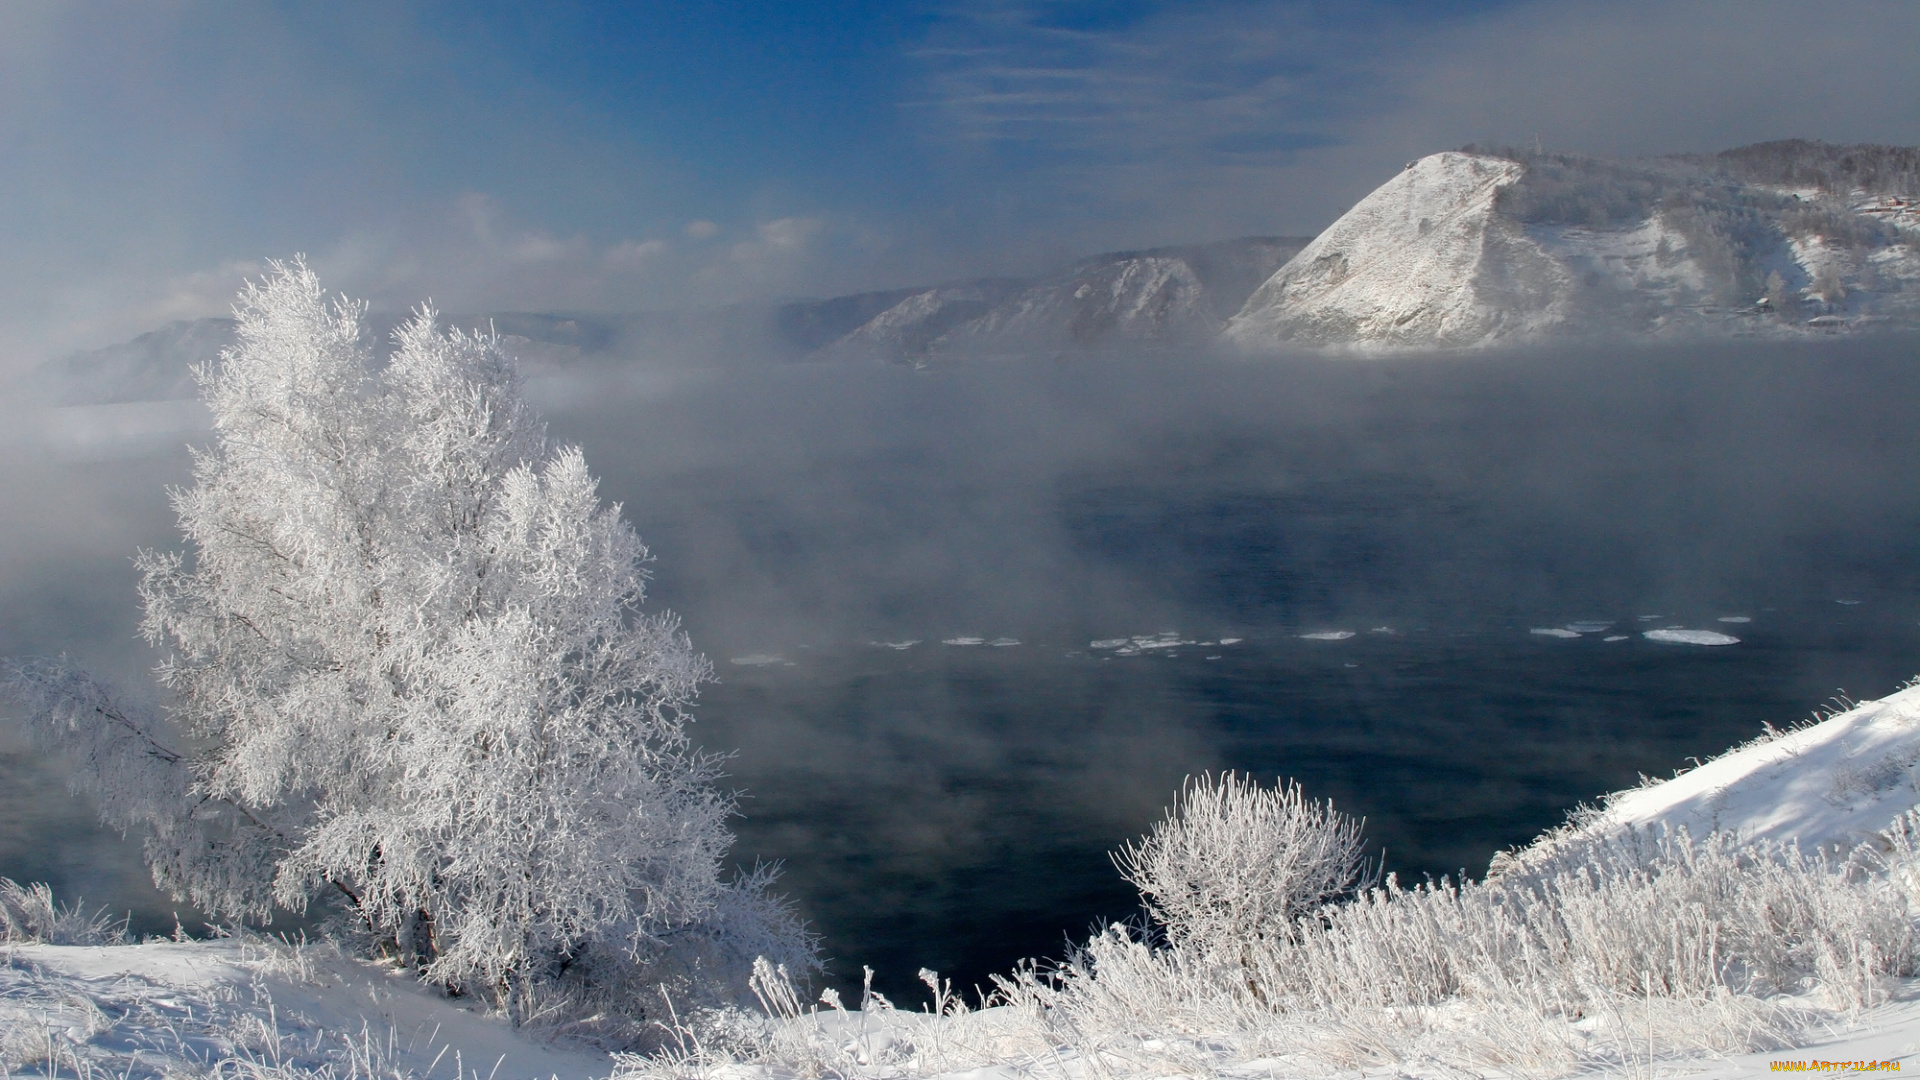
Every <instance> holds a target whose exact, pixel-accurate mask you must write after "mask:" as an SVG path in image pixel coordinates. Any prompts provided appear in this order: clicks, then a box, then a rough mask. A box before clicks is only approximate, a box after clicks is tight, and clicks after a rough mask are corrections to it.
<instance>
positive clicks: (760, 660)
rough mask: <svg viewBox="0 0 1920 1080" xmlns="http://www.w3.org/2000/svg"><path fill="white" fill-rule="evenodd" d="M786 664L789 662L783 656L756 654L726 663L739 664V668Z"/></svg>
mask: <svg viewBox="0 0 1920 1080" xmlns="http://www.w3.org/2000/svg"><path fill="white" fill-rule="evenodd" d="M788 662H789V661H788V660H787V658H786V657H784V656H776V655H774V654H773V653H758V652H757V653H749V654H748V655H746V656H736V657H734V658H733V659H732V660H729V661H728V663H731V664H739V665H740V666H741V667H766V666H767V665H768V664H785V663H788Z"/></svg>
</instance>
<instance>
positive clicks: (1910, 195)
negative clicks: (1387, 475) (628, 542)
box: [25, 139, 1920, 404]
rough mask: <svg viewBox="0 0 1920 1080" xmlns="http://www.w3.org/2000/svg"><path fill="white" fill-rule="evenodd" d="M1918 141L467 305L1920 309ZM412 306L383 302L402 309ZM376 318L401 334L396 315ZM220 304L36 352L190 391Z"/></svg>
mask: <svg viewBox="0 0 1920 1080" xmlns="http://www.w3.org/2000/svg"><path fill="white" fill-rule="evenodd" d="M1917 243H1920V148H1915V147H1901V146H1839V145H1833V144H1828V143H1822V142H1815V141H1811V140H1804V139H1795V140H1785V141H1780V142H1771V143H1759V144H1755V145H1753V146H1745V147H1740V148H1737V149H1733V150H1727V151H1724V152H1721V153H1717V154H1687V155H1675V156H1671V157H1663V158H1653V159H1645V160H1637V161H1614V160H1609V159H1604V158H1598V157H1591V156H1585V155H1579V154H1567V153H1545V152H1541V151H1537V150H1533V151H1529V150H1515V149H1511V148H1480V147H1473V146H1468V147H1465V148H1462V149H1460V150H1456V151H1446V152H1443V153H1439V154H1433V155H1430V156H1428V157H1425V158H1421V159H1420V160H1418V161H1413V162H1408V163H1407V166H1406V168H1404V169H1402V170H1401V171H1400V172H1398V173H1397V174H1395V175H1394V176H1392V177H1390V178H1389V179H1387V181H1386V182H1385V183H1383V184H1382V185H1381V186H1380V187H1379V188H1377V189H1376V190H1375V191H1373V192H1372V193H1371V194H1369V195H1368V196H1367V197H1366V198H1364V199H1362V200H1360V201H1359V202H1358V203H1356V204H1355V205H1354V206H1353V208H1352V209H1350V210H1348V211H1347V212H1346V213H1345V214H1343V215H1341V216H1340V218H1339V219H1338V220H1336V221H1335V222H1334V223H1333V224H1332V225H1330V226H1328V227H1327V229H1325V230H1324V231H1322V232H1321V233H1320V234H1319V235H1318V236H1316V237H1312V238H1307V237H1280V236H1256V237H1245V238H1241V239H1237V240H1224V241H1218V242H1214V243H1206V244H1191V245H1182V246H1175V247H1160V248H1150V249H1146V250H1140V251H1122V252H1113V253H1109V254H1104V255H1096V256H1093V257H1090V258H1087V259H1083V260H1081V261H1080V262H1078V263H1076V264H1074V265H1073V266H1071V267H1069V268H1067V269H1065V270H1063V271H1061V272H1060V273H1057V274H1053V275H1049V276H1045V277H1039V278H1024V279H1023V278H1004V277H994V278H976V279H972V280H967V281H958V282H949V283H946V284H939V285H928V286H917V287H911V288H900V289H889V290H883V291H877V292H866V293H858V294H854V295H850V296H839V297H832V298H829V299H825V300H805V301H795V302H791V303H786V304H781V305H777V306H773V307H753V306H736V307H731V308H726V309H721V310H715V311H684V312H666V313H656V314H650V315H594V314H577V315H569V314H556V313H540V312H518V313H504V314H496V315H492V316H455V317H450V318H449V320H448V321H449V322H453V323H457V324H461V325H467V326H471V327H475V328H480V327H485V326H488V325H491V326H492V327H493V328H494V329H495V330H497V331H498V332H499V333H501V334H502V335H505V336H507V337H509V338H511V339H513V340H512V344H513V347H514V348H515V350H516V351H517V352H519V353H520V354H521V356H522V359H523V361H524V362H525V363H526V364H527V366H528V367H529V368H530V369H532V370H534V371H541V370H553V369H563V368H567V367H569V366H573V365H579V364H589V365H591V364H597V363H613V364H618V363H624V362H626V361H628V360H631V359H632V358H634V357H636V356H656V357H663V358H671V359H674V360H676V361H678V362H682V363H699V364H729V363H732V364H738V363H757V362H769V361H771V362H783V361H792V360H826V361H860V362H875V363H887V364H911V365H916V366H920V365H928V364H940V363H957V362H965V361H968V360H974V359H982V358H995V357H1021V356H1053V357H1070V356H1077V355H1089V356H1090V355H1096V354H1099V353H1101V352H1103V351H1107V350H1112V349H1129V350H1139V349H1147V350H1184V349H1190V348H1194V347H1205V346H1210V345H1213V344H1216V343H1225V344H1227V345H1230V346H1233V347H1236V348H1239V349H1242V350H1248V351H1256V352H1257V351H1265V350H1271V349H1278V348H1299V347H1308V348H1326V349H1335V350H1349V351H1358V352H1371V351H1381V350H1398V349H1436V348H1439V349H1458V348H1485V347H1490V346H1500V345H1509V344H1522V343H1527V342H1541V341H1550V340H1568V339H1600V338H1607V339H1636V338H1642V339H1672V338H1682V337H1701V338H1725V337H1732V336H1763V337H1793V336H1806V335H1814V334H1831V333H1843V332H1848V331H1852V330H1862V329H1871V328H1893V329H1903V330H1904V329H1920V246H1916V244H1917ZM394 321H395V318H394V317H389V318H388V319H387V321H386V323H385V324H384V326H390V325H391V324H392V323H393V322H394ZM384 326H383V328H382V329H383V332H384ZM231 334H232V324H231V321H230V320H225V319H202V320H198V321H195V322H188V323H176V324H174V325H172V326H169V327H164V328H162V329H160V330H156V331H153V332H152V333H148V334H143V335H141V336H140V337H138V338H136V339H134V340H133V341H130V342H126V343H123V344H120V345H115V346H111V347H109V348H106V349H100V350H95V351H93V352H88V353H82V354H78V355H75V356H71V357H67V358H65V359H63V360H58V361H55V362H52V363H50V364H47V365H43V366H42V367H41V368H40V369H38V370H36V371H35V372H33V373H31V374H30V375H29V376H28V377H27V379H26V380H25V385H26V388H27V389H28V390H29V392H32V393H35V394H36V395H37V396H40V397H43V398H44V399H46V400H49V401H52V402H54V403H57V404H94V403H111V402H126V401H141V400H165V399H168V398H177V397H190V396H192V395H193V385H192V380H191V377H190V376H189V375H188V369H189V367H190V366H191V365H192V364H193V363H196V362H203V361H207V360H211V359H212V358H213V357H215V356H216V355H217V354H218V352H219V350H220V348H222V347H223V346H224V345H226V344H227V343H228V342H229V341H230V339H231Z"/></svg>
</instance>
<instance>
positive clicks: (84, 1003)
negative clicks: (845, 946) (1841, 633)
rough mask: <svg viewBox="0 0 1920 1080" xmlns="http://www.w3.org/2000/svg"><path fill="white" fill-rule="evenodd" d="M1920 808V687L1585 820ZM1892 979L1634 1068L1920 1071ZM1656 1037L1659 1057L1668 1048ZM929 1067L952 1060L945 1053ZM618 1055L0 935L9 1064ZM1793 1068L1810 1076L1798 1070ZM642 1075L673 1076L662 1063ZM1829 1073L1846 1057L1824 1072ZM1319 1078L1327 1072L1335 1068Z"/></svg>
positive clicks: (875, 1035) (329, 984)
mask: <svg viewBox="0 0 1920 1080" xmlns="http://www.w3.org/2000/svg"><path fill="white" fill-rule="evenodd" d="M1916 803H1920V686H1916V687H1913V688H1909V689H1905V690H1902V691H1900V692H1898V693H1895V694H1893V695H1890V696H1889V697H1886V698H1884V699H1881V700H1878V701H1869V702H1864V703H1861V704H1859V705H1857V706H1855V707H1852V708H1848V709H1846V710H1845V711H1843V712H1839V713H1837V714H1835V715H1833V716H1830V717H1828V718H1827V719H1825V720H1823V721H1821V722H1819V723H1817V724H1810V725H1808V726H1805V727H1801V728H1797V729H1794V730H1792V731H1788V732H1784V733H1779V734H1776V735H1774V736H1772V737H1769V738H1765V739H1761V740H1756V741H1755V742H1754V743H1751V744H1748V745H1747V746H1744V747H1740V748H1737V749H1735V750H1733V751H1731V752H1729V753H1727V754H1725V755H1723V756H1721V757H1719V758H1716V759H1713V760H1711V761H1708V762H1707V763H1705V764H1703V765H1701V766H1700V767H1698V768H1696V769H1693V770H1691V771H1689V772H1686V773H1684V774H1682V775H1680V776H1678V777H1675V778H1674V779H1671V780H1667V781H1664V782H1661V783H1657V784H1652V785H1649V786H1646V787H1642V788H1639V789H1635V790H1632V791H1628V792H1623V793H1620V794H1618V795H1617V796H1615V797H1614V798H1612V799H1611V800H1609V801H1608V802H1607V804H1606V806H1605V807H1604V809H1603V810H1602V811H1600V812H1599V813H1598V814H1597V815H1595V816H1594V817H1592V818H1591V819H1590V820H1589V821H1588V823H1587V824H1586V825H1584V826H1583V828H1584V829H1591V830H1596V831H1600V832H1617V831H1620V830H1623V829H1626V828H1628V827H1634V828H1649V827H1651V828H1655V829H1657V828H1659V827H1660V826H1663V825H1664V826H1684V827H1686V828H1687V829H1689V830H1690V831H1692V832H1693V833H1695V834H1696V835H1699V834H1702V833H1705V832H1708V831H1711V830H1714V829H1720V830H1731V831H1735V832H1738V833H1742V834H1746V835H1749V836H1752V837H1755V838H1760V839H1772V840H1786V839H1798V840H1799V841H1800V842H1801V843H1802V844H1842V845H1847V846H1851V845H1853V844H1855V843H1858V842H1860V841H1862V840H1867V839H1870V838H1871V837H1872V836H1873V835H1874V834H1875V833H1876V832H1878V831H1879V830H1882V829H1884V828H1886V826H1887V825H1888V824H1889V823H1890V822H1891V821H1892V820H1893V819H1894V818H1895V817H1896V816H1898V815H1899V814H1901V813H1903V812H1904V811H1906V810H1907V809H1909V808H1910V807H1912V806H1914V805H1915V804H1916ZM1884 989H1885V991H1886V994H1887V999H1886V1001H1885V1003H1883V1004H1881V1005H1878V1006H1877V1007H1874V1008H1871V1009H1867V1010H1863V1011H1861V1012H1859V1013H1857V1014H1855V1015H1853V1016H1844V1015H1840V1016H1836V1017H1835V1018H1834V1019H1833V1020H1832V1021H1831V1022H1830V1023H1829V1024H1828V1025H1827V1028H1826V1030H1825V1032H1824V1033H1823V1034H1822V1035H1820V1036H1818V1037H1816V1038H1814V1039H1812V1040H1809V1041H1807V1042H1806V1043H1805V1045H1803V1046H1801V1047H1799V1048H1796V1049H1791V1050H1775V1051H1769V1052H1761V1053H1753V1054H1745V1055H1739V1056H1733V1057H1728V1058H1724V1059H1720V1060H1700V1061H1696V1062H1677V1061H1673V1060H1671V1059H1667V1060H1662V1061H1658V1062H1657V1063H1656V1064H1657V1067H1649V1066H1648V1065H1647V1063H1646V1062H1645V1061H1643V1062H1642V1064H1641V1066H1640V1067H1639V1068H1637V1069H1630V1070H1627V1072H1629V1073H1634V1074H1637V1075H1676V1076H1677V1075H1697V1076H1700V1077H1704V1078H1722V1077H1744V1076H1758V1075H1760V1074H1763V1073H1769V1072H1775V1071H1780V1069H1779V1067H1778V1066H1777V1065H1776V1064H1775V1063H1780V1062H1807V1063H1814V1062H1826V1063H1835V1062H1839V1063H1849V1062H1893V1063H1899V1065H1902V1066H1906V1067H1909V1068H1916V1069H1920V979H1916V980H1908V981H1905V982H1900V983H1893V984H1888V985H1886V986H1885V987H1884ZM1003 1011H1004V1010H990V1011H988V1012H987V1013H979V1012H976V1013H971V1014H968V1015H967V1016H966V1017H963V1018H961V1019H959V1020H955V1021H936V1020H933V1019H932V1018H929V1017H925V1016H921V1015H918V1014H905V1013H884V1012H883V1013H880V1014H873V1015H868V1016H863V1015H862V1014H860V1013H858V1012H848V1013H835V1012H832V1011H827V1010H823V1011H822V1013H820V1014H816V1018H802V1019H801V1020H799V1021H797V1022H796V1023H797V1024H798V1025H800V1026H804V1027H807V1028H809V1029H811V1031H812V1034H811V1035H810V1036H809V1038H810V1040H811V1042H812V1044H813V1045H814V1046H816V1047H821V1046H824V1047H826V1048H827V1049H828V1050H829V1051H831V1053H830V1055H829V1057H830V1058H832V1059H833V1060H840V1061H843V1063H844V1064H845V1065H846V1066H848V1069H847V1070H843V1069H840V1068H838V1067H836V1066H835V1065H834V1064H833V1061H832V1060H820V1061H817V1062H816V1063H815V1066H814V1067H811V1068H808V1067H802V1065H803V1063H802V1062H799V1061H796V1062H795V1063H794V1065H793V1066H792V1067H785V1066H783V1067H779V1068H775V1067H770V1066H764V1065H763V1066H751V1067H749V1066H742V1065H733V1066H724V1067H720V1068H717V1069H716V1068H713V1067H711V1066H708V1067H705V1068H700V1069H693V1070H686V1071H687V1072H688V1074H689V1075H690V1074H691V1073H693V1072H698V1073H699V1074H701V1075H702V1076H703V1077H708V1078H711V1080H718V1078H719V1077H720V1076H721V1075H722V1074H724V1075H725V1076H726V1077H730V1078H732V1080H750V1078H756V1077H759V1078H765V1080H782V1078H784V1077H788V1076H798V1075H800V1074H803V1073H809V1072H813V1073H826V1074H831V1073H834V1072H836V1071H849V1070H850V1071H858V1072H860V1073H862V1074H863V1075H871V1076H888V1075H890V1076H909V1075H914V1074H916V1073H917V1074H918V1075H921V1076H935V1075H941V1074H942V1073H943V1072H944V1070H942V1069H938V1068H934V1069H926V1068H919V1069H916V1068H915V1066H914V1065H913V1064H912V1063H911V1061H910V1060H909V1059H906V1058H902V1059H900V1060H899V1061H898V1063H897V1065H896V1066H889V1067H886V1068H867V1067H862V1066H867V1065H873V1066H878V1065H880V1064H881V1059H882V1058H887V1057H888V1054H887V1052H886V1051H887V1049H888V1048H889V1047H898V1046H901V1045H905V1044H907V1043H920V1044H922V1045H923V1046H928V1045H933V1044H937V1043H938V1042H939V1041H940V1040H942V1039H946V1040H949V1041H954V1040H967V1041H972V1042H975V1043H976V1044H979V1045H989V1044H991V1043H992V1042H993V1040H995V1039H997V1038H999V1037H1000V1036H999V1035H997V1034H996V1032H997V1031H999V1030H1000V1029H1001V1027H1002V1025H1003V1024H1004V1023H1005V1022H1007V1021H1010V1020H1011V1018H1010V1017H1003V1016H998V1015H996V1013H999V1012H1003ZM816 1025H818V1026H817V1027H816ZM1005 1030H1006V1031H1007V1032H1010V1033H1012V1034H1008V1035H1007V1036H1006V1038H1007V1040H1008V1041H1007V1042H1006V1045H1005V1051H1004V1056H1002V1057H1000V1058H998V1060H1001V1061H1004V1062H1008V1063H1007V1064H1000V1065H994V1066H991V1067H988V1068H974V1069H968V1070H965V1071H964V1072H951V1073H945V1074H946V1075H950V1076H953V1077H955V1078H958V1077H961V1076H966V1077H969V1078H977V1080H986V1077H987V1076H988V1075H992V1076H995V1077H999V1076H1005V1077H1014V1076H1021V1075H1035V1074H1047V1075H1062V1076H1068V1077H1081V1076H1085V1077H1088V1078H1089V1080H1091V1078H1092V1077H1095V1076H1103V1077H1104V1076H1106V1075H1107V1074H1109V1073H1112V1072H1113V1071H1114V1070H1113V1068H1112V1064H1111V1063H1108V1064H1106V1065H1104V1066H1101V1067H1092V1066H1091V1065H1090V1063H1087V1062H1079V1061H1076V1060H1075V1059H1073V1058H1072V1056H1071V1055H1068V1056H1066V1057H1062V1056H1060V1055H1058V1054H1054V1056H1052V1057H1051V1058H1049V1057H1048V1054H1049V1053H1050V1052H1051V1051H1050V1049H1049V1048H1047V1047H1041V1046H1030V1045H1026V1043H1027V1042H1030V1041H1031V1039H1030V1037H1028V1036H1024V1035H1020V1034H1019V1033H1018V1030H1017V1025H1014V1026H1006V1027H1005ZM982 1040H984V1041H982ZM1653 1049H1654V1050H1655V1051H1656V1055H1655V1056H1656V1057H1657V1056H1659V1055H1658V1054H1657V1050H1658V1048H1657V1047H1655V1048H1653ZM843 1051H844V1053H843ZM933 1060H954V1059H953V1058H952V1057H951V1056H950V1055H949V1056H945V1057H943V1058H942V1057H936V1058H934V1059H933ZM1016 1062H1019V1063H1024V1064H1014V1063H1016ZM621 1068H622V1066H621V1063H620V1062H618V1061H616V1060H615V1059H614V1058H612V1057H610V1056H608V1055H606V1054H603V1053H598V1052H594V1051H590V1050H587V1049H584V1048H580V1047H576V1046H568V1045H559V1044H554V1043H551V1042H545V1041H542V1040H540V1039H539V1038H536V1037H534V1036H532V1035H529V1034H527V1033H525V1032H519V1031H515V1030H513V1029H512V1028H510V1027H508V1026H507V1025H506V1024H505V1023H504V1022H503V1021H501V1020H500V1019H498V1018H497V1017H492V1016H488V1015H485V1014H484V1013H483V1012H482V1011H480V1010H478V1009H477V1008H475V1007H472V1006H470V1005H469V1004H465V1003H462V1002H458V1001H450V1000H447V999H445V998H443V997H440V996H438V995H437V994H435V993H433V992H431V991H428V990H425V989H423V988H421V987H420V986H418V985H417V984H415V983H414V982H412V981H411V980H410V979H408V978H406V977H404V976H402V975H398V974H395V973H393V972H391V971H389V970H386V969H383V968H380V967H377V966H374V965H370V964H367V963H364V962H360V961H355V960H353V959H350V958H348V957H346V956H343V955H341V954H340V953H339V952H338V951H337V950H335V949H334V948H333V947H331V946H329V945H307V946H303V947H299V948H293V947H289V946H285V945H280V944H277V943H272V942H266V941H262V940H245V941H243V940H235V939H225V940H216V941H202V942H152V943H148V944H143V945H123V946H110V947H82V946H57V945H41V944H15V945H5V946H0V1076H48V1075H60V1076H75V1077H83V1076H84V1077H99V1078H102V1080H104V1078H106V1077H114V1078H124V1080H141V1078H144V1077H162V1076H166V1077H172V1076H183V1075H193V1076H212V1075H219V1076H227V1075H230V1074H237V1075H246V1076H249V1077H263V1078H264V1077H273V1078H275V1080H280V1078H285V1080H296V1078H301V1077H318V1076H326V1077H334V1078H340V1080H350V1078H357V1077H366V1078H368V1080H372V1078H373V1077H376V1076H378V1077H393V1078H400V1077H418V1078H423V1080H424V1078H440V1080H462V1078H466V1077H473V1078H488V1077H491V1078H496V1080H521V1078H529V1080H537V1078H543V1077H558V1078H562V1080H589V1078H598V1077H606V1076H610V1075H612V1074H614V1073H616V1072H617V1071H620V1070H621ZM1786 1068H1787V1069H1789V1070H1791V1071H1799V1070H1798V1069H1796V1068H1795V1067H1794V1066H1792V1065H1788V1066H1786ZM1816 1068H1818V1067H1816ZM646 1071H647V1072H649V1073H651V1074H652V1075H661V1072H660V1071H659V1070H658V1069H649V1070H646ZM668 1071H669V1072H675V1070H668ZM1121 1071H1122V1072H1124V1071H1125V1070H1121ZM1161 1071H1164V1069H1162V1070H1161ZM1192 1071H1195V1072H1204V1073H1212V1074H1215V1075H1220V1076H1232V1077H1248V1078H1251V1077H1255V1076H1259V1077H1269V1078H1271V1077H1279V1076H1286V1075H1293V1074H1295V1073H1298V1072H1299V1070H1298V1069H1296V1068H1293V1067H1291V1066H1290V1065H1289V1064H1288V1063H1287V1062H1285V1061H1282V1060H1258V1061H1246V1062H1239V1063H1235V1064H1227V1063H1224V1062H1222V1063H1220V1064H1217V1065H1212V1066H1209V1065H1206V1064H1205V1063H1204V1062H1199V1061H1197V1062H1196V1064H1195V1068H1194V1069H1193V1070H1192ZM1424 1071H1425V1070H1421V1069H1411V1070H1406V1071H1403V1072H1400V1073H1396V1072H1395V1071H1394V1070H1391V1069H1388V1070H1373V1071H1368V1072H1364V1073H1358V1072H1356V1073H1352V1074H1351V1075H1355V1076H1363V1075H1364V1076H1376V1075H1377V1076H1390V1075H1408V1074H1416V1075H1417V1074H1424ZM1818 1071H1822V1072H1826V1073H1834V1074H1844V1073H1846V1072H1848V1071H1852V1070H1851V1069H1849V1068H1845V1067H1831V1066H1829V1067H1825V1068H1818ZM1882 1071H1885V1067H1884V1066H1883V1067H1882ZM1902 1071H1904V1069H1903V1070H1902ZM1309 1072H1311V1073H1312V1074H1313V1075H1321V1074H1322V1073H1323V1072H1324V1070H1309ZM676 1074H677V1073H676ZM1497 1074H1498V1073H1497V1070H1496V1071H1495V1072H1493V1073H1490V1075H1497ZM1302 1075H1304V1073H1302ZM1435 1075H1438V1074H1437V1073H1436V1074H1435Z"/></svg>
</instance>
